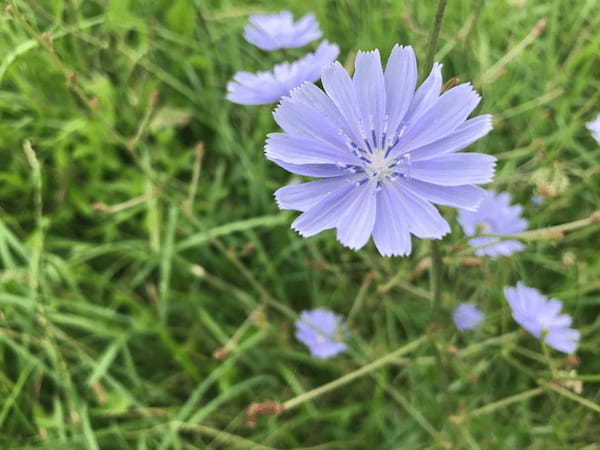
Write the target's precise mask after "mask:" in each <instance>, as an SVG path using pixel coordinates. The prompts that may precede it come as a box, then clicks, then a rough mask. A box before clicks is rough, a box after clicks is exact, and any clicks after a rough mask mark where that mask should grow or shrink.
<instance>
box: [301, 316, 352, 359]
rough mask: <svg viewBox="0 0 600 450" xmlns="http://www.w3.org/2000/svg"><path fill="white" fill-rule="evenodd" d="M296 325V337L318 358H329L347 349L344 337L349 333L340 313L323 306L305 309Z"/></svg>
mask: <svg viewBox="0 0 600 450" xmlns="http://www.w3.org/2000/svg"><path fill="white" fill-rule="evenodd" d="M295 325H296V333H295V336H296V339H298V340H299V341H300V342H302V343H303V344H304V345H306V346H307V347H308V349H309V351H310V353H311V355H313V356H315V357H317V358H321V359H325V358H329V357H331V356H335V355H337V354H338V353H341V352H344V351H346V350H347V345H346V344H345V342H344V339H347V338H348V336H349V333H348V331H347V330H346V328H345V325H344V320H343V318H342V316H340V315H338V314H334V313H333V312H331V311H327V310H325V309H322V308H317V309H313V310H311V311H303V312H302V313H300V317H299V319H298V320H296V324H295Z"/></svg>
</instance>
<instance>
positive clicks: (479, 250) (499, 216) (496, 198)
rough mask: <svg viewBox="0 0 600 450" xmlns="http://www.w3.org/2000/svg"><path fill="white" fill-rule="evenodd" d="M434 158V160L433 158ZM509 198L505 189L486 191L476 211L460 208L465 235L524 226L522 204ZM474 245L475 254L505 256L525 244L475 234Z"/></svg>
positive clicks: (518, 229) (516, 229)
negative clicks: (497, 191) (501, 190)
mask: <svg viewBox="0 0 600 450" xmlns="http://www.w3.org/2000/svg"><path fill="white" fill-rule="evenodd" d="M432 161H435V160H432ZM510 202H511V198H510V195H509V194H508V193H506V192H504V193H501V194H496V193H495V192H494V191H487V195H486V197H485V198H484V199H483V201H482V202H481V204H480V205H479V207H478V208H477V210H476V211H467V210H464V209H461V210H460V211H459V213H458V222H459V223H460V225H461V226H462V229H463V231H464V233H465V234H466V235H467V236H473V235H476V234H478V233H479V232H480V233H482V234H486V233H489V234H518V233H521V232H523V231H525V230H526V229H527V221H526V220H525V219H523V218H522V217H521V213H522V211H523V208H522V207H521V206H520V205H513V206H511V205H510ZM469 245H471V246H472V247H475V248H476V251H475V254H476V255H478V256H484V255H488V256H491V257H498V256H501V255H505V256H508V255H510V254H512V253H514V252H517V251H520V250H522V249H523V248H525V247H524V245H523V244H522V243H521V242H519V241H516V240H515V241H512V240H499V239H498V238H489V237H476V238H473V239H471V240H470V241H469Z"/></svg>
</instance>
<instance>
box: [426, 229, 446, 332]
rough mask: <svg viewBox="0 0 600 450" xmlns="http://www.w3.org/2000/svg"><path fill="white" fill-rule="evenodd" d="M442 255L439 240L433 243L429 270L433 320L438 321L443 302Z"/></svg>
mask: <svg viewBox="0 0 600 450" xmlns="http://www.w3.org/2000/svg"><path fill="white" fill-rule="evenodd" d="M442 270H443V262H442V254H441V250H440V243H439V241H437V240H432V241H431V267H430V270H429V280H430V285H431V319H432V320H438V319H439V317H438V316H439V315H440V309H441V308H440V303H441V300H442Z"/></svg>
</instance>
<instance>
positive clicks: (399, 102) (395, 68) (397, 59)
mask: <svg viewBox="0 0 600 450" xmlns="http://www.w3.org/2000/svg"><path fill="white" fill-rule="evenodd" d="M417 77H418V73H417V59H416V58H415V53H414V52H413V49H412V48H411V47H402V46H399V45H395V46H394V48H393V50H392V53H391V55H390V57H389V59H388V63H387V66H386V68H385V93H386V113H387V116H388V123H387V126H386V133H388V134H390V135H391V134H393V133H396V132H397V131H398V130H399V128H400V126H401V124H402V123H403V120H404V117H405V116H406V113H407V111H408V108H409V107H410V105H411V102H412V101H413V97H414V92H415V87H416V85H417ZM440 80H441V73H440Z"/></svg>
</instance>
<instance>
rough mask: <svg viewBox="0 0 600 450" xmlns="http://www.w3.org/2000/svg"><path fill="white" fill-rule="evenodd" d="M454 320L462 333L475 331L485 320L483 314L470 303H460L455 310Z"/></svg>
mask: <svg viewBox="0 0 600 450" xmlns="http://www.w3.org/2000/svg"><path fill="white" fill-rule="evenodd" d="M452 319H453V320H454V324H455V325H456V328H458V329H459V330H460V331H465V330H473V329H474V328H477V326H478V325H479V324H480V323H481V321H482V320H483V313H482V312H481V311H480V310H479V309H478V308H477V307H476V306H473V305H471V304H470V303H460V304H459V305H458V306H457V307H456V309H455V310H454V314H453V315H452Z"/></svg>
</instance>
